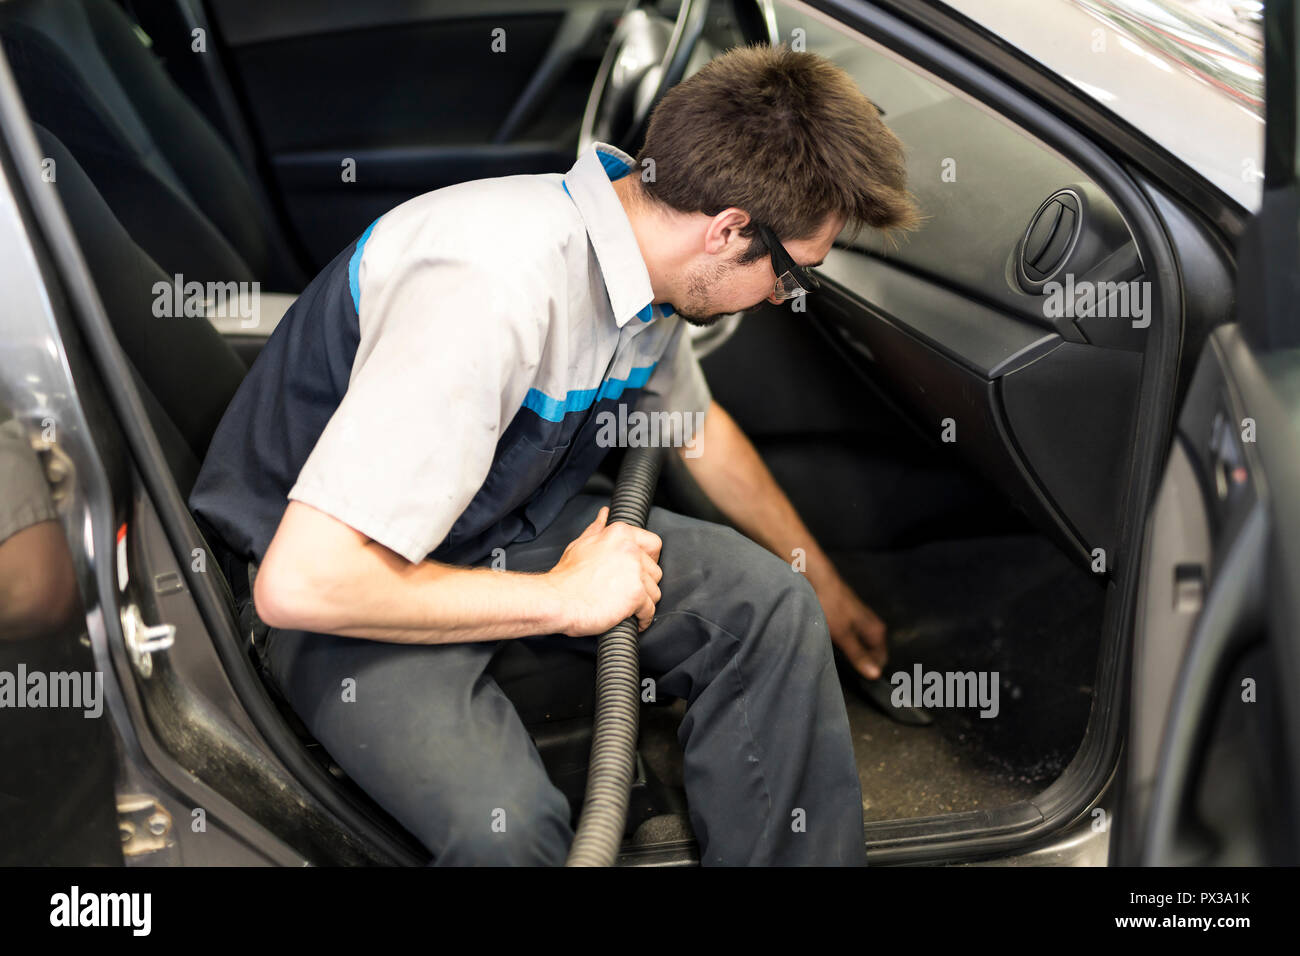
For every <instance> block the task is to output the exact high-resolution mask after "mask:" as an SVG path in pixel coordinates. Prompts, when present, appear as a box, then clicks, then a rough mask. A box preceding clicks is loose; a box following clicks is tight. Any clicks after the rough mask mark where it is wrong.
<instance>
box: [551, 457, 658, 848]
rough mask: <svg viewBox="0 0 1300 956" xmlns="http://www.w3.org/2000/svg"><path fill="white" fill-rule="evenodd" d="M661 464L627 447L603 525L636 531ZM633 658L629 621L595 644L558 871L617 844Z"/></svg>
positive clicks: (629, 738)
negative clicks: (564, 855) (584, 757)
mask: <svg viewBox="0 0 1300 956" xmlns="http://www.w3.org/2000/svg"><path fill="white" fill-rule="evenodd" d="M662 463H663V457H662V450H661V449H659V448H629V449H628V451H627V454H626V455H625V457H624V458H623V464H622V465H621V466H620V467H619V470H618V481H617V482H616V483H615V485H614V494H613V496H612V497H611V498H610V505H609V519H608V521H607V522H606V524H612V523H613V522H615V521H624V522H626V523H627V524H630V525H633V526H634V527H637V528H644V527H645V524H646V520H647V518H648V517H649V515H650V504H651V502H652V501H653V500H654V496H655V485H656V484H657V483H658V481H659V469H660V467H661V465H662ZM640 715H641V659H640V649H639V647H638V645H637V626H636V618H635V617H629V618H627V619H626V620H624V621H621V622H619V623H618V624H616V625H614V626H613V627H612V628H610V629H609V630H608V631H606V632H605V633H604V634H603V635H601V637H600V640H599V641H598V642H597V644H596V719H595V727H594V729H593V731H592V739H591V761H590V764H589V768H588V770H587V793H586V796H585V797H584V799H583V805H582V817H581V819H580V820H579V821H578V830H577V832H576V833H575V834H574V837H573V845H572V846H570V847H569V858H568V860H567V861H566V863H565V865H566V866H612V865H613V864H614V861H615V860H616V859H617V858H618V850H619V847H621V846H622V845H623V830H624V828H625V827H626V826H627V803H628V797H629V795H630V793H631V790H632V777H633V774H634V773H635V772H636V741H637V725H638V721H639V718H640Z"/></svg>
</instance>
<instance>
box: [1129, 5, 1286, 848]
mask: <svg viewBox="0 0 1300 956" xmlns="http://www.w3.org/2000/svg"><path fill="white" fill-rule="evenodd" d="M1266 18H1267V19H1266V22H1265V36H1266V40H1265V71H1266V89H1267V94H1266V144H1265V180H1264V201H1263V204H1262V206H1261V208H1260V211H1259V213H1258V215H1256V216H1255V218H1254V219H1253V220H1252V221H1251V223H1250V224H1249V226H1248V228H1247V231H1246V233H1245V235H1244V237H1243V239H1242V241H1241V243H1240V245H1239V247H1238V250H1237V252H1238V256H1237V262H1238V280H1237V305H1236V321H1235V322H1234V323H1230V324H1227V325H1223V326H1220V327H1219V328H1217V329H1216V330H1214V332H1213V333H1212V334H1211V335H1210V337H1209V340H1208V342H1207V344H1206V345H1205V347H1204V349H1203V350H1202V352H1201V354H1200V358H1199V361H1198V363H1197V366H1196V370H1195V372H1194V374H1193V376H1192V379H1191V382H1190V385H1189V387H1188V390H1187V393H1186V398H1185V400H1184V402H1183V404H1182V407H1181V410H1180V412H1179V415H1178V420H1177V427H1176V435H1175V439H1174V443H1173V447H1172V449H1171V451H1170V455H1169V458H1168V462H1167V464H1166V468H1165V472H1164V478H1163V482H1162V484H1161V487H1160V490H1159V492H1158V494H1157V497H1156V500H1155V503H1154V505H1153V510H1152V512H1151V514H1150V520H1149V522H1148V526H1147V538H1146V542H1145V550H1144V554H1143V564H1142V588H1141V593H1140V598H1139V604H1138V610H1137V620H1136V622H1135V643H1134V648H1133V657H1132V661H1131V682H1130V688H1129V690H1130V697H1129V702H1128V703H1129V715H1128V722H1129V732H1128V738H1127V754H1126V761H1125V767H1124V776H1125V779H1124V784H1123V788H1122V792H1121V799H1120V803H1119V808H1118V811H1117V812H1118V814H1119V818H1118V819H1117V820H1116V821H1115V826H1114V827H1113V828H1112V839H1113V843H1112V849H1113V851H1114V852H1113V855H1112V859H1113V860H1114V861H1115V862H1118V863H1120V864H1127V865H1186V864H1222V865H1250V864H1290V865H1294V864H1296V863H1297V862H1300V840H1298V837H1297V827H1296V819H1295V818H1296V813H1295V809H1296V806H1297V805H1298V801H1297V793H1298V792H1300V790H1298V789H1297V785H1298V784H1300V774H1298V769H1300V701H1297V699H1296V696H1295V695H1294V693H1292V692H1291V690H1292V688H1293V687H1294V686H1295V682H1296V680H1297V678H1300V654H1298V651H1300V641H1298V634H1300V631H1298V630H1297V626H1298V625H1300V318H1298V317H1297V315H1296V312H1295V302H1296V293H1297V285H1298V284H1300V281H1298V276H1297V273H1298V270H1300V260H1298V259H1297V228H1298V225H1300V221H1298V218H1297V198H1296V197H1297V192H1296V189H1297V150H1296V128H1297V127H1296V105H1297V97H1296V91H1297V81H1296V76H1297V74H1296V59H1295V54H1296V49H1295V47H1296V29H1297V19H1296V12H1295V9H1294V7H1292V6H1291V5H1289V4H1270V5H1268V7H1267V10H1266Z"/></svg>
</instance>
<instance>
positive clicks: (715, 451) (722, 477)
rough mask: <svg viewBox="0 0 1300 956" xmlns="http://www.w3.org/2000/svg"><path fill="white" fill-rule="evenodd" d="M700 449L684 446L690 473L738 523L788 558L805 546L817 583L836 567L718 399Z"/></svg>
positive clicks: (707, 418) (810, 571)
mask: <svg viewBox="0 0 1300 956" xmlns="http://www.w3.org/2000/svg"><path fill="white" fill-rule="evenodd" d="M699 448H700V449H701V453H700V454H699V455H698V456H697V457H695V458H691V457H688V456H687V455H686V454H684V451H685V450H684V449H683V450H681V453H682V461H684V462H685V463H686V467H687V470H688V471H689V472H690V474H691V477H692V478H694V479H695V482H696V483H697V484H698V485H699V486H700V489H701V490H702V491H703V492H704V493H705V494H706V495H708V497H709V500H710V501H712V502H713V503H714V504H715V505H717V507H718V510H720V511H721V512H722V513H723V514H725V515H726V516H727V518H728V519H730V520H731V521H732V522H734V523H735V525H736V527H737V528H739V529H740V530H741V531H743V532H744V533H745V534H746V535H748V536H749V537H750V538H752V539H753V540H755V541H757V542H758V543H759V544H761V545H762V546H763V547H765V548H767V549H768V550H769V551H771V552H773V553H774V554H776V555H778V556H779V557H781V558H782V559H784V560H786V561H790V560H792V559H793V556H794V549H795V548H802V549H803V552H804V555H805V557H806V559H807V569H806V571H807V575H808V580H809V583H810V584H812V585H813V586H814V587H817V586H818V585H819V584H820V583H821V582H822V581H823V580H826V579H828V578H829V577H832V576H835V575H836V572H835V569H834V567H833V566H832V565H831V563H830V560H829V559H828V558H827V557H826V554H825V553H824V552H823V551H822V550H821V548H820V547H819V546H818V544H817V542H816V541H815V540H814V539H813V536H812V532H810V531H809V530H808V528H807V526H806V525H805V524H804V523H803V521H802V519H800V517H799V514H798V513H797V512H796V511H795V509H794V505H792V504H791V503H790V499H789V498H787V497H786V494H785V492H784V491H782V490H781V487H780V485H778V484H777V483H776V479H774V478H773V477H772V473H771V472H770V471H769V470H768V468H767V466H766V465H765V464H763V460H762V459H761V458H760V457H759V455H758V451H757V449H755V448H754V445H753V443H752V442H750V440H749V439H748V438H747V437H746V436H745V433H744V432H742V431H741V430H740V426H738V425H737V424H736V422H735V420H734V419H732V417H731V416H730V415H728V414H727V413H726V411H724V410H723V408H722V407H721V406H720V405H718V403H717V402H714V403H713V404H712V405H710V406H709V411H708V413H707V414H706V416H705V419H704V438H703V441H702V442H701V443H700V445H699Z"/></svg>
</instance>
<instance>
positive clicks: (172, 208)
mask: <svg viewBox="0 0 1300 956" xmlns="http://www.w3.org/2000/svg"><path fill="white" fill-rule="evenodd" d="M0 41H3V44H4V49H5V53H6V55H7V56H8V58H9V63H10V67H11V69H12V70H13V73H14V77H15V79H16V80H17V82H18V86H19V88H20V90H21V91H22V94H23V100H24V103H25V105H26V107H27V112H28V114H29V115H30V116H31V118H32V120H33V121H34V122H37V123H40V124H41V125H42V126H45V127H46V128H47V129H48V130H49V131H50V132H52V133H53V134H54V135H55V136H57V137H58V138H59V139H60V140H61V141H62V142H63V144H64V145H65V146H66V147H67V149H68V150H69V151H70V152H71V153H72V155H73V156H75V157H76V158H77V161H78V162H79V163H80V164H81V167H82V169H83V170H85V172H86V175H87V176H89V178H90V180H91V182H92V183H93V184H94V185H95V188H96V190H97V191H98V192H99V194H100V195H101V196H102V197H103V198H104V200H105V201H106V202H107V203H108V206H109V208H110V209H112V211H113V213H114V215H115V216H116V217H117V219H118V220H119V221H120V222H121V223H122V225H123V226H125V227H126V230H127V232H128V233H130V235H131V236H132V238H133V239H135V241H136V243H137V244H138V245H139V246H140V247H141V248H142V249H144V250H145V252H147V253H148V254H149V255H150V257H152V258H153V259H154V261H155V262H156V263H158V265H160V266H161V267H162V268H163V270H164V271H166V272H167V273H168V274H169V275H170V274H175V273H180V274H182V275H183V276H184V277H185V279H186V280H187V281H188V280H190V279H194V280H197V281H200V282H208V281H221V282H225V281H235V282H241V281H253V280H257V281H260V282H261V283H262V284H263V286H264V287H265V290H266V291H268V292H276V291H279V292H296V291H298V289H300V288H301V286H302V275H301V272H300V271H299V270H298V268H297V267H296V265H295V264H293V263H292V262H291V261H289V257H288V254H287V253H285V252H284V251H283V249H284V245H283V243H282V242H281V241H280V240H279V238H278V236H277V235H276V229H277V226H276V224H275V222H274V220H273V218H272V217H271V214H270V211H269V209H267V208H265V203H264V202H262V201H260V195H259V190H258V189H257V188H256V187H255V185H254V183H253V182H252V181H251V180H250V179H249V177H248V175H247V174H246V172H245V170H244V169H243V167H242V166H241V165H240V164H239V162H238V160H237V159H236V158H235V156H234V153H233V151H232V150H231V149H230V148H229V146H228V145H227V143H226V142H225V141H224V140H223V139H222V138H221V136H220V135H218V133H217V132H216V130H215V129H214V128H213V127H212V125H211V124H210V123H209V122H208V121H207V119H206V118H205V117H204V116H203V115H202V113H200V112H199V111H198V109H197V108H196V107H195V106H194V105H193V104H192V103H191V102H190V101H189V100H188V99H187V98H186V97H185V95H184V94H183V93H182V92H181V91H180V89H179V87H177V86H176V84H175V83H174V82H173V81H172V79H171V77H170V76H168V74H167V72H166V71H165V70H164V69H163V67H162V65H161V63H159V61H158V59H157V57H155V56H154V55H153V53H152V52H151V51H150V50H149V49H148V48H147V47H146V46H145V45H144V43H143V42H142V41H141V39H140V37H139V36H138V35H137V33H136V30H135V28H134V26H133V24H132V23H131V21H130V20H129V19H128V18H127V16H126V14H125V13H123V12H122V11H121V10H120V9H119V8H118V7H117V6H116V5H115V4H113V3H111V2H110V0H9V2H5V3H2V4H0Z"/></svg>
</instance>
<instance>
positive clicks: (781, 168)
mask: <svg viewBox="0 0 1300 956" xmlns="http://www.w3.org/2000/svg"><path fill="white" fill-rule="evenodd" d="M636 158H637V163H638V165H640V166H641V167H642V169H645V168H646V167H645V163H644V161H645V160H646V159H653V160H654V175H653V177H643V180H642V182H641V184H640V186H641V191H642V193H643V194H644V195H645V196H646V197H648V198H649V199H650V200H652V201H655V202H658V203H661V204H663V205H666V206H668V207H670V208H672V209H675V210H677V211H679V212H686V213H693V212H701V213H704V214H705V215H708V216H716V215H717V214H718V213H720V212H721V211H722V210H724V209H726V208H728V207H730V206H737V207H739V208H741V209H744V210H745V211H746V212H747V213H749V216H750V220H751V222H750V224H749V226H747V227H746V228H745V229H743V230H742V231H741V234H742V235H744V236H746V237H749V238H751V240H752V241H751V243H750V247H749V249H748V251H747V252H746V253H744V254H743V255H742V257H741V262H746V261H753V260H754V259H756V258H759V257H760V256H763V255H766V254H767V250H766V248H765V247H764V246H763V244H762V242H761V240H759V238H758V236H757V233H756V232H755V230H754V228H753V226H754V222H762V223H765V224H766V225H768V226H770V227H771V228H772V229H773V230H775V232H776V234H777V237H778V238H780V239H783V240H785V239H809V238H811V237H812V236H814V235H816V234H817V232H818V230H819V229H820V228H821V227H822V226H823V225H824V224H825V222H826V219H827V217H828V216H830V215H832V214H835V213H839V214H842V215H844V216H846V217H847V220H848V221H847V225H848V227H849V230H850V234H851V235H854V236H855V235H856V234H857V233H858V232H860V231H861V229H862V227H863V226H864V225H866V226H871V227H873V228H876V229H881V230H885V231H887V232H890V233H892V232H893V231H895V230H902V229H914V228H916V226H917V224H918V221H919V217H918V214H917V210H916V207H915V206H914V205H913V203H912V199H911V197H910V196H909V195H908V192H907V186H906V180H907V170H906V165H905V163H904V159H903V145H902V143H900V142H899V141H898V137H896V136H895V135H894V134H893V133H892V132H891V131H890V130H889V128H888V127H887V126H885V124H884V123H883V122H881V119H880V113H879V111H877V109H876V107H875V106H874V105H873V104H872V103H871V101H870V100H868V99H867V98H866V97H865V96H864V95H863V94H862V93H861V91H859V90H858V88H857V85H856V84H855V83H854V82H853V80H852V78H850V77H849V75H848V74H847V73H845V72H844V71H843V70H842V69H840V68H839V67H838V66H836V65H835V64H834V63H832V62H831V61H830V60H827V59H826V58H825V57H822V56H818V55H817V54H815V53H796V52H792V51H791V50H790V49H789V48H788V47H786V46H784V45H782V46H779V47H770V46H749V47H737V48H735V49H733V50H729V51H727V52H726V53H724V54H722V55H721V56H718V57H716V58H715V59H713V60H712V61H710V62H709V63H708V64H707V65H706V66H705V67H704V68H703V69H701V70H700V71H699V72H698V73H696V74H694V75H693V76H691V77H690V78H688V79H686V80H684V81H683V82H681V83H679V84H678V85H677V86H675V87H673V88H672V89H671V90H669V91H668V93H667V94H665V95H664V98H663V100H661V101H660V103H659V105H658V106H656V107H655V110H654V113H653V114H652V115H651V117H650V124H649V127H648V129H647V131H646V138H645V145H644V146H643V147H642V148H641V151H640V153H638V154H637V157H636Z"/></svg>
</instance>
